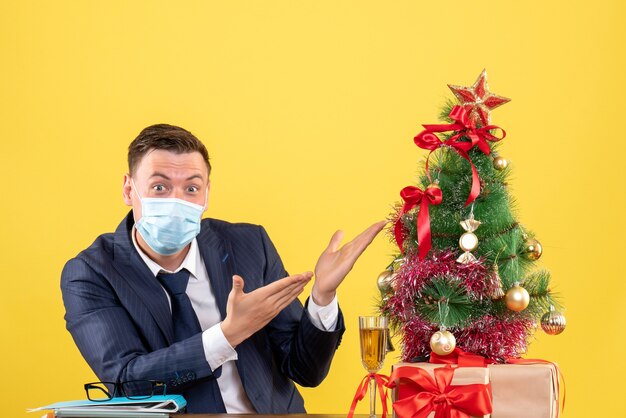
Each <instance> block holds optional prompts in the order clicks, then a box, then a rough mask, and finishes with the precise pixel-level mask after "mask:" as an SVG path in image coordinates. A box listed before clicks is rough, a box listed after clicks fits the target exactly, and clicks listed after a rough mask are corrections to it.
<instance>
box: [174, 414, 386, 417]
mask: <svg viewBox="0 0 626 418" xmlns="http://www.w3.org/2000/svg"><path fill="white" fill-rule="evenodd" d="M346 416H347V414H277V415H271V414H254V415H246V414H177V415H172V418H174V417H192V418H264V417H266V418H346ZM378 416H380V414H378ZM354 418H369V414H354Z"/></svg>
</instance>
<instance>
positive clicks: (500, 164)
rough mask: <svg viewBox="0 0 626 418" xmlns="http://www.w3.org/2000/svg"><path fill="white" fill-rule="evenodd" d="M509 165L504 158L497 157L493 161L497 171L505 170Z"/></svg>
mask: <svg viewBox="0 0 626 418" xmlns="http://www.w3.org/2000/svg"><path fill="white" fill-rule="evenodd" d="M508 165H509V162H508V161H507V160H506V159H505V158H502V157H496V158H494V159H493V168H495V169H496V170H500V171H501V170H504V169H505V168H506V167H507V166H508Z"/></svg>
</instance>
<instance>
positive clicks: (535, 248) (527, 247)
mask: <svg viewBox="0 0 626 418" xmlns="http://www.w3.org/2000/svg"><path fill="white" fill-rule="evenodd" d="M542 253H543V247H541V243H540V242H539V241H537V240H536V239H534V238H530V239H527V240H526V241H524V257H526V258H527V259H529V260H533V261H535V260H539V257H541V254H542Z"/></svg>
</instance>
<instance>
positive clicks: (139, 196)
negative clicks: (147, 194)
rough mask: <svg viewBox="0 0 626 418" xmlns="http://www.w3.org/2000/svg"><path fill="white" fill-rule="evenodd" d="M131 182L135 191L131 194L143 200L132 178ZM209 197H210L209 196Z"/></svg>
mask: <svg viewBox="0 0 626 418" xmlns="http://www.w3.org/2000/svg"><path fill="white" fill-rule="evenodd" d="M130 182H131V183H132V184H133V190H131V193H135V194H136V195H137V197H138V198H139V200H141V199H143V197H141V195H140V194H139V189H137V185H136V184H135V180H134V179H133V178H132V177H131V178H130ZM207 197H208V195H207Z"/></svg>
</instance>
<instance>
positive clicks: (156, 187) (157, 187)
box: [152, 184, 165, 192]
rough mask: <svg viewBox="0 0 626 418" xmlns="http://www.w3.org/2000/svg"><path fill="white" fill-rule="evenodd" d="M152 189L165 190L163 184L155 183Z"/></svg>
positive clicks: (156, 190)
mask: <svg viewBox="0 0 626 418" xmlns="http://www.w3.org/2000/svg"><path fill="white" fill-rule="evenodd" d="M152 190H154V191H155V192H163V191H165V186H163V185H162V184H157V185H155V186H153V187H152Z"/></svg>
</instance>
